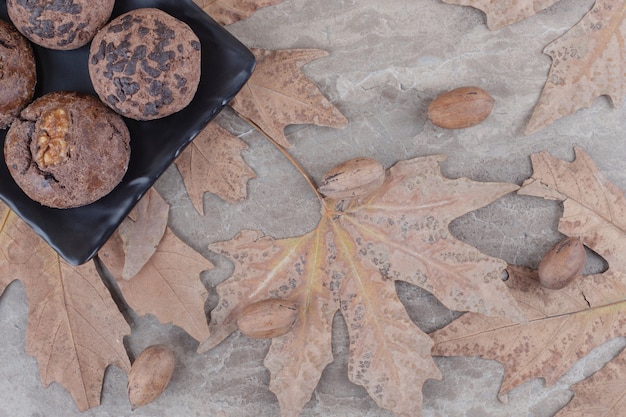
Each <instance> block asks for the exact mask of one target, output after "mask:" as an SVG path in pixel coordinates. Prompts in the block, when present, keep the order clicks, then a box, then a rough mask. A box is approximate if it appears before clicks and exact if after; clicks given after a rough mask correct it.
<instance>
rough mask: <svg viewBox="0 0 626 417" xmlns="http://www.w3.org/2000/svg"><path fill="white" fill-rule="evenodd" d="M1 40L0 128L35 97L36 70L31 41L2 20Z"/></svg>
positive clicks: (0, 28)
mask: <svg viewBox="0 0 626 417" xmlns="http://www.w3.org/2000/svg"><path fill="white" fill-rule="evenodd" d="M0 40H2V41H1V42H0V129H5V128H6V127H8V126H9V125H10V124H11V122H12V121H13V119H15V117H16V116H17V115H18V114H19V113H20V111H21V110H22V109H23V108H24V107H25V106H26V105H27V104H28V103H30V101H31V100H32V98H33V94H34V93H35V84H37V70H36V67H35V56H34V55H33V49H32V48H31V46H30V43H29V42H28V41H27V40H26V38H24V37H23V36H22V35H21V34H20V33H19V32H18V31H17V30H16V29H15V28H14V27H13V25H11V24H10V23H7V22H4V21H2V20H0Z"/></svg>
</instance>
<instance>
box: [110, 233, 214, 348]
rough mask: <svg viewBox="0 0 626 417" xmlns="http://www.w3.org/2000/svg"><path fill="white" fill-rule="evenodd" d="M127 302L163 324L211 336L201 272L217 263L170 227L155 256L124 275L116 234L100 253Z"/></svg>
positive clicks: (196, 335)
mask: <svg viewBox="0 0 626 417" xmlns="http://www.w3.org/2000/svg"><path fill="white" fill-rule="evenodd" d="M98 256H99V258H100V259H101V260H102V262H103V263H104V265H105V266H106V267H107V269H108V270H109V271H110V272H111V274H112V275H113V277H115V280H116V282H117V285H118V286H119V288H120V291H121V292H122V295H123V296H124V299H125V300H126V302H127V303H128V304H129V305H130V306H131V308H132V309H133V310H135V312H137V314H140V315H145V314H152V315H154V316H155V317H156V318H157V319H158V320H159V321H160V322H161V323H173V324H175V325H177V326H179V327H181V328H183V329H184V330H185V331H186V332H187V333H189V335H191V337H193V338H194V339H196V340H198V341H202V340H205V339H206V338H207V337H209V329H208V325H207V319H206V315H205V313H204V303H205V301H206V297H207V291H206V288H205V287H204V285H202V282H201V281H200V277H199V275H200V272H202V271H205V270H209V269H213V264H211V263H210V262H209V261H208V260H206V259H205V258H204V257H203V256H202V255H200V254H199V253H197V252H196V251H194V250H193V249H192V248H190V247H189V246H187V245H186V244H185V243H184V242H182V241H181V240H180V239H178V238H177V237H176V235H174V234H173V233H172V232H171V231H170V229H169V228H167V229H166V231H165V235H164V236H163V239H162V240H161V242H160V243H159V246H158V247H157V249H156V252H155V253H154V255H153V256H152V257H151V258H150V260H149V261H148V263H147V264H146V265H145V266H144V267H143V268H142V269H141V270H140V271H139V272H138V273H137V274H136V275H135V276H133V278H132V279H130V280H125V279H123V278H122V266H123V265H124V250H123V243H122V239H121V237H120V236H119V234H118V233H114V234H113V235H112V236H111V238H110V239H109V241H108V242H107V243H106V244H105V245H104V247H103V248H102V249H101V250H100V252H98Z"/></svg>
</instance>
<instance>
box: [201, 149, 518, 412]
mask: <svg viewBox="0 0 626 417" xmlns="http://www.w3.org/2000/svg"><path fill="white" fill-rule="evenodd" d="M443 160H445V157H442V156H431V157H424V158H416V159H413V160H408V161H403V162H400V163H398V164H396V165H395V166H394V167H392V168H390V169H389V170H388V172H387V177H386V179H385V182H384V184H383V185H382V186H381V188H380V189H379V190H377V191H375V192H374V193H373V194H372V195H370V196H368V197H367V198H363V199H352V200H330V199H326V200H324V202H323V209H322V219H321V221H320V223H319V225H318V226H317V228H316V229H315V230H313V231H311V232H310V233H307V234H305V235H304V236H301V237H295V238H287V239H280V240H277V239H272V238H270V237H268V236H264V235H263V234H262V233H261V232H256V231H250V230H247V231H242V232H241V233H240V234H239V235H237V236H236V237H235V238H234V239H232V240H230V241H226V242H221V243H215V244H212V245H210V249H211V250H214V251H217V252H219V253H221V254H223V255H225V256H227V257H228V258H229V259H230V260H231V261H232V262H234V264H235V271H234V273H233V275H232V277H230V278H229V279H227V280H226V281H224V282H223V283H222V284H220V285H219V286H218V288H217V290H218V293H219V297H220V300H219V302H218V305H217V307H216V308H215V309H214V310H213V311H212V313H211V324H210V329H211V337H210V338H209V339H208V340H206V341H205V342H203V343H202V344H201V345H200V348H199V351H200V352H203V351H206V350H208V349H210V348H212V347H214V346H216V345H218V344H219V343H221V342H222V341H223V340H224V339H225V338H226V337H227V336H228V335H229V334H230V333H232V332H234V331H235V330H236V329H237V324H236V322H237V319H238V318H239V317H240V316H241V314H242V313H243V312H244V311H245V309H246V307H247V306H249V305H252V304H254V303H257V302H261V301H264V300H267V299H282V300H284V302H285V303H290V304H291V305H295V306H297V308H298V318H297V320H296V322H295V325H294V326H293V328H292V330H291V331H290V332H288V333H286V334H285V335H283V336H280V337H276V338H274V339H272V345H271V348H270V350H269V352H268V354H267V356H266V358H265V365H266V367H267V368H268V369H269V370H270V373H271V381H270V389H271V390H272V391H273V392H274V393H275V394H276V396H277V397H278V400H279V403H280V407H281V413H282V415H283V416H297V415H299V413H300V411H301V410H302V408H303V407H304V405H305V404H306V403H307V402H308V401H309V399H310V398H311V395H312V393H313V390H314V389H315V386H316V385H317V383H318V381H319V378H320V376H321V373H322V371H323V369H324V368H325V367H326V365H327V364H329V363H330V362H331V361H332V360H333V358H332V350H331V329H332V319H333V316H334V314H335V313H336V312H337V311H340V312H341V314H342V315H343V316H344V317H345V319H346V322H347V325H348V332H349V336H350V340H351V342H350V359H349V361H350V362H349V369H348V372H349V377H350V379H351V380H352V381H353V382H355V383H357V384H359V385H362V386H364V387H365V389H366V390H367V391H368V393H369V394H370V395H371V396H372V398H373V399H374V400H375V401H376V402H377V404H378V405H379V406H381V407H383V408H387V409H390V410H392V411H394V412H395V413H396V414H398V415H400V416H417V415H420V414H421V407H422V394H421V390H422V385H423V383H424V381H425V380H426V379H428V378H439V376H440V374H439V371H438V369H437V367H436V365H435V363H434V362H433V360H432V358H431V356H430V350H431V346H432V344H431V341H430V339H429V338H428V337H427V336H426V335H425V334H424V333H422V332H421V331H420V329H419V328H418V327H417V326H415V324H414V323H413V322H411V320H410V319H409V317H408V315H407V313H406V311H405V309H404V306H403V305H402V304H401V302H400V301H399V299H398V297H397V294H396V291H395V286H394V282H395V281H396V280H402V281H407V282H410V283H412V284H415V285H419V286H421V287H422V288H425V289H427V290H428V291H430V292H432V293H433V294H435V295H436V296H437V297H438V298H439V299H440V300H441V301H442V302H443V303H444V304H445V305H447V306H448V307H449V308H451V309H455V310H470V311H480V312H482V313H484V314H488V315H501V316H506V317H509V318H510V319H512V320H519V321H523V320H524V317H523V315H522V314H521V311H520V310H519V309H518V307H517V306H516V305H515V302H514V301H513V300H512V298H511V297H510V295H509V293H508V291H507V290H506V287H505V285H504V284H503V282H502V280H501V273H502V271H503V269H504V267H505V266H506V265H505V263H504V262H503V261H500V260H498V259H495V258H491V257H489V256H486V255H484V254H482V253H480V252H479V251H478V250H477V249H475V248H473V247H471V246H469V245H466V244H464V243H462V242H460V241H458V240H456V239H455V238H454V237H453V236H451V235H450V233H449V231H448V225H449V223H450V222H451V221H452V220H453V219H454V218H456V217H459V216H461V215H463V214H465V213H467V212H469V211H472V210H475V209H477V208H479V207H482V206H485V205H487V204H489V203H490V202H492V201H494V200H495V199H497V198H499V197H501V196H502V195H504V194H507V193H509V192H511V191H513V190H515V189H517V186H515V185H513V184H499V183H478V182H474V181H471V180H469V179H467V178H462V179H455V180H451V179H447V178H445V177H443V176H442V175H441V172H440V169H439V164H440V162H441V161H443Z"/></svg>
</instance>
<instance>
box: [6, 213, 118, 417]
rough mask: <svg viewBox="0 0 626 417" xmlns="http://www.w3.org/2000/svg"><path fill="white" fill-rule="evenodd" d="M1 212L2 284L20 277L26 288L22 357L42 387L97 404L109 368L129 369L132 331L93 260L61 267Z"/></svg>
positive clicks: (43, 245)
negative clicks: (29, 360) (54, 386)
mask: <svg viewBox="0 0 626 417" xmlns="http://www.w3.org/2000/svg"><path fill="white" fill-rule="evenodd" d="M0 214H1V215H2V218H3V222H2V229H1V230H0V253H1V255H0V277H2V278H0V284H4V283H6V281H7V277H9V278H8V279H11V280H13V279H18V280H20V281H21V282H22V284H23V285H24V288H25V290H26V296H27V299H28V328H27V330H26V353H28V354H29V355H32V356H34V357H35V358H36V359H37V362H38V364H39V372H40V376H41V381H42V383H43V384H44V386H48V385H49V384H50V383H51V382H53V381H56V382H58V383H59V384H61V385H62V386H63V387H64V388H65V389H66V390H68V391H69V393H70V394H71V395H72V397H73V398H74V401H75V402H76V406H77V407H78V409H79V410H81V411H84V410H87V409H88V408H91V407H94V406H97V405H99V404H100V392H101V390H102V381H103V378H104V371H105V369H106V368H107V366H108V365H110V364H114V365H116V366H118V367H119V368H120V369H122V370H124V371H126V372H128V370H129V369H130V361H129V359H128V356H127V354H126V349H125V348H124V345H123V338H124V336H126V335H128V334H130V327H129V326H128V324H127V323H126V321H125V320H124V317H123V316H122V315H121V314H120V312H119V310H118V309H117V306H116V305H115V303H114V302H113V300H112V299H111V294H110V293H109V291H108V290H107V288H106V287H105V286H104V284H103V283H102V281H101V280H100V276H99V275H98V273H97V272H96V269H95V267H94V265H93V263H92V262H90V263H87V264H85V265H81V266H71V265H69V264H67V263H65V262H64V261H63V260H62V259H60V258H59V256H58V255H57V254H56V252H55V251H54V250H53V249H52V248H50V247H49V246H48V245H47V244H46V243H45V242H44V241H43V240H42V239H41V238H40V237H39V236H37V235H36V234H35V232H33V231H32V229H31V228H30V227H29V226H28V225H27V224H26V223H24V222H23V221H22V220H21V219H20V218H19V217H17V215H15V214H14V213H13V212H11V211H9V210H8V208H6V206H4V204H1V203H0Z"/></svg>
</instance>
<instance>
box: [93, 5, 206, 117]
mask: <svg viewBox="0 0 626 417" xmlns="http://www.w3.org/2000/svg"><path fill="white" fill-rule="evenodd" d="M89 75H90V76H91V81H92V83H93V86H94V88H95V90H96V92H97V93H98V95H99V96H100V99H101V100H102V101H103V102H104V103H106V104H107V105H108V106H109V107H111V108H112V109H113V110H115V111H117V112H118V113H120V114H122V115H123V116H126V117H130V118H133V119H137V120H153V119H158V118H161V117H165V116H169V115H170V114H172V113H176V112H177V111H179V110H181V109H183V108H184V107H186V106H187V105H188V104H189V103H190V102H191V100H192V99H193V96H194V95H195V93H196V90H197V88H198V83H199V82H200V41H199V40H198V37H197V36H196V35H195V33H193V31H192V29H191V28H190V27H189V26H187V25H186V24H185V23H183V22H181V21H180V20H178V19H176V18H174V17H172V16H170V15H169V14H167V13H165V12H163V11H161V10H159V9H153V8H146V9H136V10H132V11H130V12H128V13H126V14H123V15H121V16H119V17H118V18H116V19H114V20H113V21H111V22H110V23H109V24H108V25H106V26H105V27H104V28H102V29H101V30H100V31H99V32H98V34H97V35H96V36H95V37H94V39H93V42H92V43H91V50H90V55H89Z"/></svg>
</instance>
